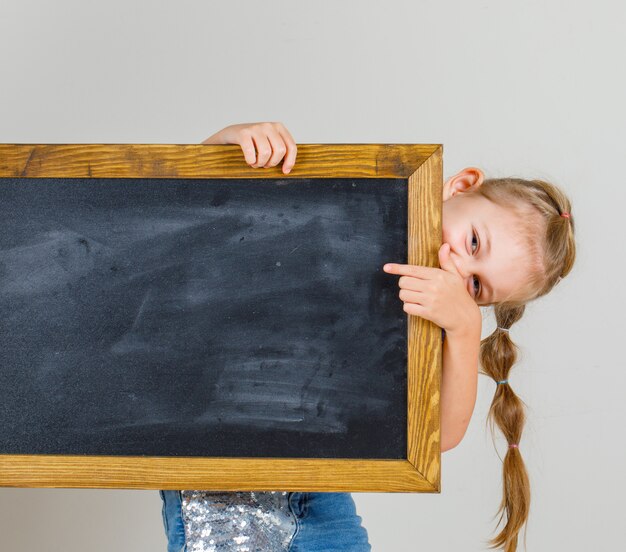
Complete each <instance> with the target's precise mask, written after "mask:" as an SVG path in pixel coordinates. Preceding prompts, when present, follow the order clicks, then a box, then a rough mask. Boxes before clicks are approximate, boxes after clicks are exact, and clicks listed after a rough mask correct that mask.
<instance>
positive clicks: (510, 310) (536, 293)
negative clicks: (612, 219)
mask: <svg viewBox="0 0 626 552" xmlns="http://www.w3.org/2000/svg"><path fill="white" fill-rule="evenodd" d="M473 193H476V194H480V195H482V196H483V197H485V198H487V199H488V200H490V201H492V202H494V203H496V204H498V205H501V206H502V207H505V208H507V209H511V210H513V211H514V212H515V213H518V214H519V215H520V217H519V218H518V220H519V224H520V228H521V229H522V232H521V237H522V239H523V240H524V241H525V242H526V244H527V247H528V249H529V252H530V254H531V259H533V261H531V272H530V276H529V278H528V280H527V281H526V283H525V285H524V286H523V287H522V288H521V289H519V290H516V291H515V294H516V295H515V296H509V297H507V298H505V300H503V301H502V302H499V303H497V304H495V305H494V313H495V318H496V322H497V326H498V327H500V328H506V329H508V328H510V327H511V326H512V325H513V324H514V323H515V322H517V321H518V320H519V319H520V318H521V317H522V315H523V314H524V309H525V308H526V303H528V302H530V301H532V300H533V299H536V298H537V297H541V296H542V295H545V294H546V293H548V292H549V291H550V290H551V289H552V288H553V287H554V286H555V285H556V284H557V283H558V282H559V281H560V280H561V278H564V277H565V276H566V275H567V274H569V272H570V271H571V270H572V267H573V266H574V261H575V259H576V243H575V240H574V220H573V218H572V217H571V215H570V217H569V218H568V217H564V216H561V214H562V213H564V212H565V213H571V211H570V210H571V204H570V201H569V199H568V198H567V196H566V195H565V193H564V192H563V191H562V190H560V189H559V188H558V187H557V186H555V185H553V184H550V183H549V182H545V181H543V180H524V179H521V178H493V179H486V180H485V181H484V182H483V183H482V185H481V186H479V187H478V188H477V189H476V190H475V192H473ZM518 351H519V348H518V347H517V345H515V343H513V341H511V338H510V336H509V332H505V331H499V330H498V329H496V330H495V331H494V332H493V333H492V334H491V335H489V336H488V337H486V338H485V339H483V340H482V341H481V343H480V364H481V371H480V373H481V374H483V375H487V376H489V377H491V378H493V379H494V380H495V381H501V380H504V379H508V376H509V372H510V370H511V367H512V366H513V365H514V364H515V362H516V360H517V352H518ZM525 420H526V414H525V411H524V403H523V402H522V401H521V400H520V398H519V397H518V396H517V395H516V394H515V393H514V391H513V389H512V388H511V386H510V385H509V384H500V385H496V390H495V395H494V397H493V401H492V402H491V407H490V409H489V413H488V416H487V421H488V422H490V425H491V432H492V436H493V424H494V422H495V423H496V424H497V425H498V427H499V428H500V430H501V431H502V433H503V434H504V436H505V438H506V441H507V443H508V444H509V445H511V444H518V443H519V442H520V438H521V436H522V429H523V427H524V423H525ZM502 476H503V496H502V501H501V503H500V507H499V509H498V511H497V513H496V515H498V514H500V519H499V520H498V525H499V524H500V522H501V521H502V518H503V516H504V513H505V512H506V517H507V521H506V524H505V526H504V528H503V529H502V531H501V532H500V533H499V534H498V535H496V536H495V537H494V538H493V539H490V540H489V541H488V544H489V547H490V548H499V547H502V546H504V550H505V552H514V551H515V550H516V549H517V540H518V533H519V532H520V530H521V528H522V526H523V525H524V524H525V523H526V521H527V519H528V514H529V509H530V483H529V481H528V473H527V471H526V467H525V465H524V461H523V459H522V455H521V452H520V450H519V449H518V448H516V447H510V446H507V451H506V454H505V456H504V460H503V466H502Z"/></svg>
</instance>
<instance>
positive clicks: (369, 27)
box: [0, 0, 626, 552]
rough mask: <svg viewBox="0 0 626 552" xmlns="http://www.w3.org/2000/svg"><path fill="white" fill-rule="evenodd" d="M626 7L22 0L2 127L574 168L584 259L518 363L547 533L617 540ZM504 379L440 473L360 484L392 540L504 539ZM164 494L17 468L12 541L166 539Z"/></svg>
mask: <svg viewBox="0 0 626 552" xmlns="http://www.w3.org/2000/svg"><path fill="white" fill-rule="evenodd" d="M625 15H626V14H625V8H624V4H623V3H622V2H619V1H617V0H616V1H608V0H598V1H596V2H594V4H593V6H592V5H591V3H588V2H568V1H565V0H558V1H546V0H541V1H536V0H525V1H524V2H519V1H515V2H512V1H508V0H507V1H505V0H482V1H468V0H454V1H443V0H428V1H425V0H420V1H415V0H413V1H406V2H400V1H389V0H388V1H386V2H382V1H378V2H372V1H364V0H360V1H358V2H357V1H354V0H352V1H343V2H337V1H328V0H316V1H315V2H293V1H286V0H285V1H274V0H271V1H266V2H254V1H237V0H228V1H226V2H211V1H209V0H203V1H190V0H177V1H167V2H166V1H163V0H150V1H132V0H124V1H121V0H107V1H106V2H103V1H99V2H94V1H91V0H56V1H54V2H49V1H45V0H37V1H33V0H2V2H1V3H0V142H6V143H89V142H96V143H111V142H113V143H125V142H127V143H179V144H181V143H198V142H200V141H202V140H203V139H204V138H206V137H208V136H209V135H211V134H213V133H214V132H216V131H217V130H219V129H220V128H223V127H224V126H227V125H229V124H233V123H240V122H253V121H281V122H283V123H284V124H285V125H286V126H287V128H289V130H290V131H291V132H292V134H293V136H294V138H295V139H296V141H297V142H299V143H333V142H339V143H351V142H354V143H358V142H369V143H394V142H398V143H442V144H444V175H445V176H446V177H449V176H451V175H453V174H455V173H456V172H458V171H459V170H461V169H462V168H463V167H466V166H478V167H481V168H482V169H483V170H484V171H485V173H486V176H487V177H498V176H508V175H512V176H521V177H526V178H542V179H547V180H549V181H552V182H554V183H555V184H557V185H559V186H561V187H563V188H564V189H565V190H566V191H567V192H568V194H569V195H570V197H571V199H572V202H573V208H572V213H573V217H574V218H575V221H576V225H577V238H578V259H577V264H576V266H575V268H574V270H573V272H572V273H571V274H570V276H568V277H567V278H566V279H565V280H564V281H563V282H562V283H561V284H560V285H559V286H558V287H557V289H555V290H554V291H553V292H552V293H551V294H550V295H549V296H547V297H544V298H541V299H539V300H538V301H536V302H535V303H532V304H529V305H528V307H527V311H526V315H525V316H524V318H523V319H522V320H521V321H520V322H519V323H517V324H516V325H514V326H513V328H512V329H511V337H512V339H513V340H514V341H515V342H516V343H517V344H518V345H519V346H520V347H521V350H522V355H521V359H520V360H519V362H518V364H517V365H515V367H514V368H513V370H512V373H511V378H510V382H511V385H512V387H513V388H514V390H515V391H516V393H518V394H519V396H520V397H521V398H522V399H523V400H524V402H525V403H526V404H527V405H528V417H529V419H528V423H527V425H526V429H525V431H524V434H523V437H522V440H521V443H520V450H521V452H522V454H523V456H524V459H525V461H526V462H527V466H528V470H529V474H530V481H531V485H532V504H531V516H530V520H529V524H528V535H527V545H528V550H530V551H532V552H553V551H555V550H568V551H569V552H588V551H589V550H591V549H595V550H607V551H608V550H615V549H616V548H618V547H620V546H623V539H621V538H618V537H619V536H620V535H621V536H622V537H623V535H624V533H623V520H622V515H623V513H624V504H623V497H624V493H626V485H625V482H626V476H625V475H624V474H625V471H624V465H626V445H625V444H624V429H623V428H624V421H625V413H626V406H625V401H624V396H625V393H624V389H625V385H624V384H625V383H626V377H625V376H624V369H625V368H626V362H625V361H624V354H623V347H622V345H623V343H624V338H625V336H624V330H625V325H624V321H623V318H624V316H623V311H624V307H625V306H626V301H625V292H624V283H623V273H624V269H625V268H626V266H625V264H624V253H625V251H626V247H625V245H624V239H625V237H626V233H625V231H624V218H625V217H624V210H623V209H624V207H625V206H624V203H625V201H624V200H625V199H626V192H625V191H624V188H625V186H626V181H625V173H624V170H623V164H624V149H625V146H626V141H625V140H624V130H625V129H626V124H625V123H626V117H625V115H626V110H625V108H624V98H626V87H625V80H624V54H623V53H624V51H625V50H626V40H625V39H624V28H626V17H625ZM391 260H392V259H390V261H391ZM484 316H485V321H484V325H483V335H487V334H488V333H490V332H491V331H492V330H493V328H494V326H495V323H494V321H493V318H492V316H491V313H490V311H489V310H485V311H484ZM0 354H1V353H0ZM494 391H495V382H494V381H492V380H490V379H489V378H486V377H480V378H479V391H478V400H477V404H476V408H475V411H474V416H473V418H472V421H471V424H470V426H469V429H468V431H467V433H466V435H465V438H464V440H463V441H462V442H461V444H460V445H459V446H458V447H456V448H455V449H453V450H451V451H450V452H447V453H445V454H444V455H443V456H442V492H441V494H437V495H433V494H391V493H390V494H382V493H364V494H361V493H354V495H353V496H354V498H355V501H356V504H357V512H358V513H359V514H360V515H361V516H362V517H363V525H364V526H365V527H366V528H367V530H368V533H369V536H370V542H371V544H372V547H373V550H375V551H388V550H389V551H392V550H393V551H404V550H428V551H429V552H449V551H452V550H454V551H464V552H465V551H470V552H476V551H482V550H486V546H485V542H486V540H487V538H489V537H491V536H493V535H494V534H495V533H494V529H495V523H496V520H495V519H494V515H495V513H496V510H497V507H498V504H499V501H500V497H501V485H502V482H501V461H500V459H499V457H498V454H500V456H502V455H503V454H504V452H505V448H504V446H505V445H506V443H504V441H503V440H502V438H501V435H500V433H499V432H497V433H496V435H497V438H498V440H497V441H496V445H497V450H496V449H494V446H493V444H492V441H491V436H490V433H489V431H488V429H486V426H485V419H486V413H487V410H488V408H489V404H490V402H491V399H492V397H493V393H494ZM503 445H504V446H503ZM160 510H161V501H160V498H159V495H158V493H157V491H128V490H93V489H90V490H78V489H9V488H2V489H0V534H1V535H2V536H1V543H2V544H1V548H2V549H3V550H12V551H18V552H22V551H30V550H45V551H63V552H78V551H84V550H89V551H90V552H99V551H107V552H109V551H112V550H116V551H146V552H147V551H155V550H165V542H166V541H165V535H164V531H163V527H162V521H161V511H160ZM522 536H523V533H522ZM522 542H523V541H522ZM521 549H522V547H520V550H521Z"/></svg>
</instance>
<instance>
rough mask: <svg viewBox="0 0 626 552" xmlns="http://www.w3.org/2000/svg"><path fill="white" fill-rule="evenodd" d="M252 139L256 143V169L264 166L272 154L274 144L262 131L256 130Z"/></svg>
mask: <svg viewBox="0 0 626 552" xmlns="http://www.w3.org/2000/svg"><path fill="white" fill-rule="evenodd" d="M252 140H253V141H254V145H255V146H256V152H257V156H256V163H254V165H252V166H253V167H254V168H255V169H256V168H259V167H263V166H264V165H265V163H267V160H268V159H269V158H270V155H272V146H271V144H270V141H269V140H268V138H267V135H266V134H263V133H262V132H255V133H253V134H252Z"/></svg>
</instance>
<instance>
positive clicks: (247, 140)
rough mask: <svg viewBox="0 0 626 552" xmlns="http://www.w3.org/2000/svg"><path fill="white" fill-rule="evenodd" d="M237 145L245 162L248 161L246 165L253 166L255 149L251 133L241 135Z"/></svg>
mask: <svg viewBox="0 0 626 552" xmlns="http://www.w3.org/2000/svg"><path fill="white" fill-rule="evenodd" d="M239 145H240V146H241V151H243V156H244V159H245V160H246V163H248V165H250V166H254V164H255V163H256V149H255V147H254V141H253V140H252V135H250V136H242V137H241V140H240V142H239Z"/></svg>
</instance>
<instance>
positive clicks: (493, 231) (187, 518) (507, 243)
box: [160, 123, 576, 552]
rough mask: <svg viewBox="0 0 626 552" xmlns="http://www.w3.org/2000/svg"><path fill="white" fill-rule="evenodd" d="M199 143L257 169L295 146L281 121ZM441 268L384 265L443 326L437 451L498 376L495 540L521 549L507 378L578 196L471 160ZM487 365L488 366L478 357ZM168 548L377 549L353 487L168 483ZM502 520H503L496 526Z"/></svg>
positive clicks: (553, 280) (232, 129)
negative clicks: (512, 332)
mask: <svg viewBox="0 0 626 552" xmlns="http://www.w3.org/2000/svg"><path fill="white" fill-rule="evenodd" d="M202 143H203V144H239V145H240V146H241V149H242V151H243V154H244V156H245V160H246V162H247V163H248V164H249V165H251V166H252V167H254V168H259V167H274V166H276V165H277V164H278V163H279V162H280V161H281V160H283V158H284V161H283V166H282V170H283V173H285V174H288V173H289V172H290V170H291V168H292V167H293V165H294V164H295V159H296V152H297V147H296V144H295V141H294V140H293V138H292V137H291V134H290V133H289V131H288V130H287V129H286V128H285V126H284V125H282V124H281V123H250V124H239V125H232V126H229V127H226V128H224V129H222V130H220V131H219V132H217V133H216V134H214V135H213V136H211V137H209V138H207V139H206V140H205V141H204V142H202ZM442 234H443V244H442V246H441V248H440V250H439V263H440V265H441V268H433V267H424V266H416V265H402V264H393V263H389V264H385V265H384V267H382V268H383V270H384V271H385V272H387V273H389V274H395V275H400V278H399V280H398V285H399V288H400V291H399V297H400V299H401V300H402V301H403V302H404V311H405V312H407V313H408V314H411V315H415V316H421V317H423V318H426V319H428V320H431V321H432V322H434V323H435V324H437V325H438V326H440V327H441V328H442V331H443V333H444V337H445V339H444V342H443V378H442V384H441V450H442V452H444V451H446V450H450V449H451V448H453V447H455V446H456V445H458V444H459V442H460V441H461V439H462V438H463V436H464V434H465V431H466V429H467V426H468V424H469V421H470V418H471V415H472V411H473V409H474V403H475V399H476V390H477V380H478V373H479V371H478V370H477V367H479V366H480V368H482V370H480V373H482V374H485V375H488V376H490V377H491V378H493V379H494V381H495V382H496V390H495V396H494V399H493V401H492V403H491V408H490V410H489V416H488V419H489V420H490V421H491V422H492V425H491V429H492V431H493V422H494V421H495V423H496V424H497V425H498V427H499V428H500V430H501V431H502V432H503V434H504V436H505V437H506V440H507V442H508V444H509V446H508V447H507V452H506V455H505V457H504V462H503V498H502V502H501V504H500V508H499V510H498V513H501V516H500V521H501V520H502V517H503V515H504V513H505V512H506V516H507V521H506V525H505V526H504V528H503V529H502V531H501V532H500V533H499V534H498V535H497V536H496V537H494V538H493V539H491V540H490V541H489V544H490V547H491V548H500V547H504V550H505V552H513V551H515V550H516V549H517V540H518V533H519V531H520V530H521V528H522V526H523V525H524V524H525V522H526V520H527V518H528V513H529V505H530V486H529V481H528V475H527V472H526V468H525V465H524V462H523V460H522V456H521V453H520V451H519V448H518V447H519V443H520V438H521V434H522V429H523V426H524V423H525V412H524V409H523V406H522V404H523V403H522V402H521V400H520V399H519V398H518V397H517V395H516V394H515V393H514V392H513V390H512V389H511V386H510V385H509V382H508V379H507V378H508V375H509V371H510V370H511V367H512V366H513V364H515V362H516V360H517V350H518V348H517V346H516V345H515V344H514V343H513V342H512V341H511V339H510V336H509V328H510V327H511V326H512V325H513V324H514V323H515V322H517V321H518V320H519V319H520V318H521V317H522V315H523V314H524V309H525V305H526V303H528V302H529V301H532V300H533V299H536V298H537V297H540V296H542V295H545V294H546V293H548V292H549V291H550V290H551V289H552V288H553V287H554V286H555V285H556V284H557V283H558V282H559V281H560V280H561V278H563V277H565V276H566V275H567V274H568V273H569V272H570V271H571V270H572V267H573V264H574V260H575V257H576V245H575V241H574V221H573V219H572V216H571V204H570V201H569V200H568V198H567V197H566V195H565V194H564V193H563V192H562V191H561V190H560V189H559V188H557V187H556V186H554V185H552V184H550V183H548V182H544V181H541V180H523V179H520V178H501V179H485V178H484V175H483V173H482V171H481V170H480V169H477V168H474V167H469V168H466V169H463V170H462V171H461V172H459V173H458V174H456V175H454V176H452V177H451V178H449V179H448V180H447V181H446V182H445V184H444V186H443V207H442ZM489 305H493V307H494V311H495V318H496V322H497V328H496V330H495V331H494V332H493V333H492V334H491V335H489V336H488V337H486V338H485V339H483V340H482V341H481V329H482V328H481V326H482V315H481V312H480V306H489ZM479 363H480V364H479ZM160 494H161V498H162V499H163V523H164V525H165V530H166V534H167V536H168V552H174V551H177V552H178V551H185V550H186V551H192V550H193V551H196V550H198V551H204V550H241V551H244V550H245V551H252V550H264V551H266V550H268V551H269V550H272V551H274V550H276V551H278V550H285V551H287V550H289V551H309V550H325V551H326V550H341V551H355V552H356V551H359V552H360V551H365V550H371V547H370V545H369V543H368V538H367V531H366V530H365V528H363V527H362V526H361V523H360V522H361V517H360V516H358V515H357V514H356V509H355V505H354V501H353V500H352V497H351V495H350V494H349V493H297V492H295V493H287V492H231V493H229V492H210V491H160ZM500 521H499V522H498V524H499V523H500Z"/></svg>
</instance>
